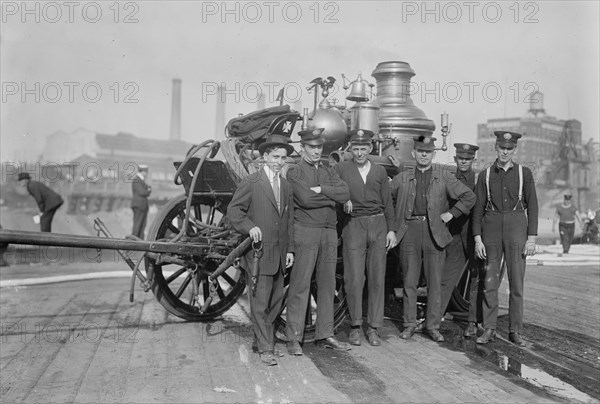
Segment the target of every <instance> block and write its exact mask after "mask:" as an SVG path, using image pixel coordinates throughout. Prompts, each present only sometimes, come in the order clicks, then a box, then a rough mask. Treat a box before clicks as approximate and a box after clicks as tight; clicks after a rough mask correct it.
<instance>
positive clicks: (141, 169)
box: [131, 164, 152, 240]
mask: <svg viewBox="0 0 600 404" xmlns="http://www.w3.org/2000/svg"><path fill="white" fill-rule="evenodd" d="M147 176H148V166H147V165H145V164H140V165H138V172H137V174H136V176H135V177H133V182H132V183H131V194H132V196H131V210H132V211H133V229H132V230H131V234H133V235H134V236H136V237H139V238H141V239H142V240H143V239H144V230H145V229H146V221H147V219H148V209H149V207H148V197H149V196H150V193H152V187H150V185H148V184H147V183H146V177H147Z"/></svg>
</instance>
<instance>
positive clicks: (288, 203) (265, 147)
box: [227, 134, 294, 366]
mask: <svg viewBox="0 0 600 404" xmlns="http://www.w3.org/2000/svg"><path fill="white" fill-rule="evenodd" d="M258 151H259V153H260V154H261V155H262V158H263V159H264V163H265V164H264V166H263V167H262V168H261V169H260V170H258V171H256V172H254V173H252V174H250V175H248V176H247V177H246V178H244V180H243V181H242V182H241V184H240V185H239V187H238V188H237V190H236V191H235V193H234V194H233V198H232V199H231V202H230V203H229V206H228V207H227V218H228V219H229V222H230V223H231V225H232V226H233V227H234V228H235V229H236V230H237V231H239V232H240V233H242V234H243V235H248V236H249V237H250V238H251V239H252V242H253V247H254V248H252V249H250V251H249V252H248V254H247V255H246V259H247V260H251V259H253V258H254V257H253V254H254V250H255V249H256V250H258V251H260V248H261V247H262V256H261V255H260V253H259V261H258V271H259V272H258V276H257V278H258V279H257V282H256V289H255V291H254V292H249V293H248V296H249V299H250V317H251V319H252V327H253V330H254V340H255V341H254V342H253V350H254V351H257V352H258V353H259V356H260V359H261V361H262V362H263V363H264V364H266V365H268V366H272V365H277V359H276V358H277V357H279V356H282V355H283V354H282V353H281V351H279V350H277V349H275V327H274V323H275V319H276V318H277V316H278V315H279V313H280V311H281V305H282V301H283V278H284V275H285V269H286V268H289V267H291V266H292V264H293V263H294V232H293V220H294V203H293V202H294V201H293V196H292V187H291V186H290V184H289V183H288V181H287V180H286V179H285V178H283V177H282V176H281V175H280V172H281V167H282V166H283V164H284V163H285V160H286V158H287V156H288V155H289V154H291V153H292V152H293V151H294V148H293V147H292V146H291V145H290V144H289V139H288V138H287V137H285V136H282V135H280V134H273V135H270V136H268V137H267V139H266V141H265V142H263V143H262V144H260V145H259V146H258ZM250 276H251V274H248V279H249V278H250Z"/></svg>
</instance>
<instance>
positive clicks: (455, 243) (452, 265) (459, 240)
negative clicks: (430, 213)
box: [441, 143, 481, 337]
mask: <svg viewBox="0 0 600 404" xmlns="http://www.w3.org/2000/svg"><path fill="white" fill-rule="evenodd" d="M454 148H455V149H456V152H455V156H454V162H455V163H456V179H457V180H459V181H460V182H462V183H463V184H465V185H466V186H467V187H468V188H469V189H470V190H471V191H475V182H476V175H475V172H474V171H473V161H474V160H475V153H476V152H477V150H479V147H478V146H475V145H472V144H468V143H455V144H454ZM454 203H456V201H454V200H453V201H451V202H450V206H454ZM448 229H449V230H450V234H452V241H451V242H450V244H448V246H447V247H446V264H445V266H444V274H443V275H442V299H441V301H442V305H441V308H442V313H444V312H445V311H446V308H447V306H448V302H449V301H450V297H451V296H452V293H453V292H454V288H455V287H456V284H457V283H458V281H459V280H460V278H461V276H462V274H463V272H464V270H465V269H468V270H471V268H473V269H475V266H474V264H475V242H474V240H473V233H472V229H471V214H470V213H469V214H467V215H462V216H461V217H458V218H456V219H454V220H452V221H450V223H449V224H448ZM473 272H474V273H473V275H474V276H473V277H472V278H471V285H470V287H471V295H472V296H473V297H474V298H475V299H476V297H477V285H478V279H477V274H476V271H473ZM473 288H475V289H474V290H473ZM476 303H477V302H476V301H475V300H473V301H471V306H470V310H469V326H468V327H467V331H465V334H464V335H465V336H466V337H472V336H475V330H476V325H477V314H478V313H477V311H476V308H477V307H478V306H477V304H476ZM479 315H481V313H479Z"/></svg>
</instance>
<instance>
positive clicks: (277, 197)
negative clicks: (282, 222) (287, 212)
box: [273, 175, 281, 211]
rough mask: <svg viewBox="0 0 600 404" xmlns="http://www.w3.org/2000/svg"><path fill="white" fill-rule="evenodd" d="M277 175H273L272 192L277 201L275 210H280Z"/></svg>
mask: <svg viewBox="0 0 600 404" xmlns="http://www.w3.org/2000/svg"><path fill="white" fill-rule="evenodd" d="M278 177H279V176H278V175H275V176H274V177H273V193H274V194H275V202H277V211H281V201H280V200H279V199H280V196H279V178H278Z"/></svg>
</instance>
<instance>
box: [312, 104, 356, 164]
mask: <svg viewBox="0 0 600 404" xmlns="http://www.w3.org/2000/svg"><path fill="white" fill-rule="evenodd" d="M309 122H310V127H311V128H323V129H325V130H324V131H323V138H324V139H325V144H324V145H323V155H328V154H329V153H331V152H332V151H334V150H336V149H338V148H339V147H340V146H341V145H342V144H344V141H345V140H346V136H347V134H348V126H347V124H346V119H345V118H344V116H343V114H342V112H341V111H340V110H339V109H337V108H335V107H332V106H331V104H330V103H329V101H327V100H323V101H321V102H320V103H319V107H318V108H317V109H316V110H314V111H313V112H312V113H311V114H310V115H309Z"/></svg>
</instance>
